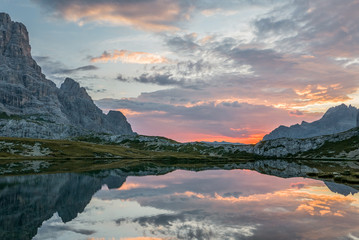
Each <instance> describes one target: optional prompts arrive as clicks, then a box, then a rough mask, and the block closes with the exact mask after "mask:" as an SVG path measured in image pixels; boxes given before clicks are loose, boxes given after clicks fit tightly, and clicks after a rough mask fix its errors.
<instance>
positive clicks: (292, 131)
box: [263, 103, 359, 140]
mask: <svg viewBox="0 0 359 240" xmlns="http://www.w3.org/2000/svg"><path fill="white" fill-rule="evenodd" d="M358 114H359V110H358V109H357V108H356V107H354V106H352V105H349V106H347V105H345V104H344V103H343V104H340V105H338V106H335V107H331V108H329V109H328V110H327V111H326V112H325V114H324V115H323V117H322V118H321V119H319V120H317V121H314V122H311V123H308V122H305V121H303V122H302V123H301V124H295V125H292V126H290V127H282V126H280V127H278V128H276V129H274V130H273V131H272V132H271V133H269V134H267V135H265V136H264V137H263V140H271V139H277V138H309V137H315V136H321V135H329V134H335V133H340V132H344V131H347V130H349V129H351V128H354V127H357V125H358V123H357V116H358ZM358 120H359V119H358Z"/></svg>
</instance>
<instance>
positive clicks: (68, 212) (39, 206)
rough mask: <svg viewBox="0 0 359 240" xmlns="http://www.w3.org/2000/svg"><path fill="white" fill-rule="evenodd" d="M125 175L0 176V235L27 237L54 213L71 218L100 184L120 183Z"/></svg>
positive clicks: (116, 185) (1, 237)
mask: <svg viewBox="0 0 359 240" xmlns="http://www.w3.org/2000/svg"><path fill="white" fill-rule="evenodd" d="M125 180H126V177H121V176H116V177H113V176H109V177H105V178H103V177H98V176H96V175H94V176H91V175H86V174H74V173H65V174H52V175H34V176H16V177H2V178H0V226H2V230H1V231H0V239H31V238H32V237H33V236H35V235H36V232H37V228H38V227H40V226H41V224H42V222H43V221H45V220H47V219H49V218H50V217H52V215H53V214H54V213H56V212H57V213H58V215H59V216H60V217H61V219H62V221H63V222H68V221H71V220H72V219H74V218H75V217H76V216H77V214H78V213H81V212H82V211H83V210H84V209H85V207H86V206H87V204H88V203H89V202H90V200H91V198H92V196H93V194H94V193H95V192H96V191H98V190H99V189H100V188H101V186H102V185H103V184H107V185H108V186H112V187H114V188H117V187H120V186H121V185H122V184H123V183H124V182H125Z"/></svg>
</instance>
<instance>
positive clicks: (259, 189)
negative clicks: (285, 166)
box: [0, 169, 359, 240]
mask: <svg viewBox="0 0 359 240" xmlns="http://www.w3.org/2000/svg"><path fill="white" fill-rule="evenodd" d="M157 173H158V172H157ZM147 174H149V173H143V172H142V173H137V174H136V175H143V176H129V174H128V173H124V172H121V171H115V170H114V171H104V172H98V173H88V174H74V173H68V174H52V175H33V176H20V177H3V178H0V226H2V229H0V238H1V239H31V238H33V239H111V240H112V239H116V240H117V239H127V240H129V239H137V240H140V239H359V193H357V190H356V189H354V188H351V187H349V186H345V185H340V184H336V183H331V182H323V181H319V180H313V179H308V178H302V177H294V178H280V177H276V176H269V175H265V174H261V173H258V172H256V171H251V170H239V169H234V170H206V171H200V172H194V171H186V170H175V171H173V172H168V173H166V174H164V175H147ZM146 175H147V176H146Z"/></svg>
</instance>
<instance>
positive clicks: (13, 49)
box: [0, 13, 31, 57]
mask: <svg viewBox="0 0 359 240" xmlns="http://www.w3.org/2000/svg"><path fill="white" fill-rule="evenodd" d="M0 30H1V31H2V35H1V37H0V54H1V55H4V56H5V57H31V47H30V44H29V34H28V32H27V29H26V27H25V25H24V24H22V23H18V22H13V21H11V18H10V16H9V15H8V14H7V13H0Z"/></svg>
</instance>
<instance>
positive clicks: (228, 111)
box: [96, 90, 312, 143]
mask: <svg viewBox="0 0 359 240" xmlns="http://www.w3.org/2000/svg"><path fill="white" fill-rule="evenodd" d="M188 91H191V92H192V93H193V94H196V92H199V91H195V90H188ZM162 97H163V98H164V99H165V101H167V100H166V97H164V96H162ZM140 99H141V98H138V99H120V100H116V99H102V100H98V101H96V104H97V105H98V106H99V107H100V108H102V109H104V110H109V109H121V110H122V109H126V110H128V112H127V113H128V115H127V116H126V117H127V118H128V120H129V121H130V122H131V125H132V127H133V128H134V130H135V131H136V132H140V133H141V134H146V135H160V136H167V137H169V138H172V139H175V140H178V141H194V140H198V141H202V140H203V141H214V140H225V141H232V142H235V141H237V142H245V143H253V142H257V141H259V140H261V139H262V137H263V136H264V135H265V134H266V133H267V132H269V131H270V130H272V129H274V128H275V127H276V126H277V125H279V124H282V123H293V122H296V121H297V118H296V117H293V116H291V115H290V114H289V113H288V111H286V110H281V109H276V108H273V107H266V106H259V105H251V104H248V103H240V102H237V101H232V102H231V101H226V102H225V101H224V102H216V101H208V102H197V103H193V104H187V101H186V100H184V103H183V104H182V105H179V104H176V103H173V104H171V103H170V102H171V100H170V99H169V102H168V103H161V100H160V99H159V100H158V102H153V101H152V102H149V101H148V100H149V99H148V98H147V100H144V101H142V100H140ZM131 113H133V114H131ZM303 118H307V119H308V118H309V119H311V118H312V117H310V116H309V117H308V116H303ZM263 119H267V121H263Z"/></svg>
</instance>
